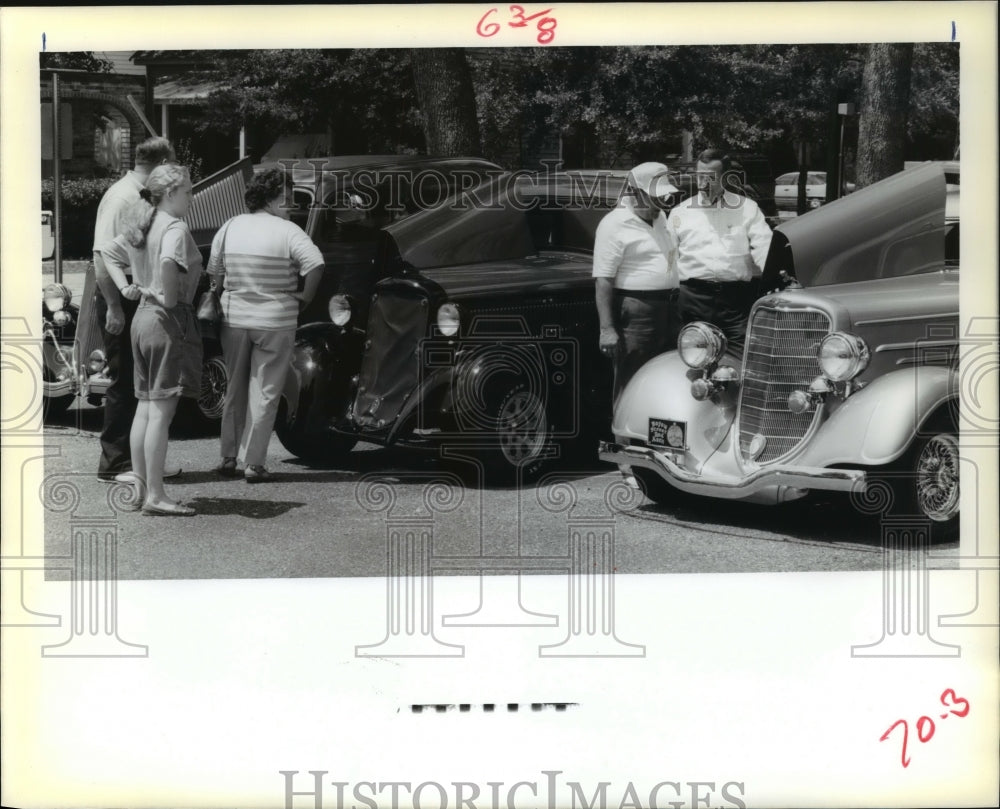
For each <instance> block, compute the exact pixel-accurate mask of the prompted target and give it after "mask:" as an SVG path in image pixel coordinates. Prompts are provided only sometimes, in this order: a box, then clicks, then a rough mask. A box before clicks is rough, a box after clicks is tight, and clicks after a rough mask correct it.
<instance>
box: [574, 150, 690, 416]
mask: <svg viewBox="0 0 1000 809" xmlns="http://www.w3.org/2000/svg"><path fill="white" fill-rule="evenodd" d="M677 190H678V189H677V188H676V187H675V186H673V185H671V184H670V182H669V180H668V179H667V167H666V166H664V165H663V164H662V163H640V164H639V165H638V166H636V167H635V168H633V169H632V171H631V172H629V176H628V184H627V186H626V188H625V190H624V192H623V194H622V199H621V202H620V204H619V207H617V208H616V209H615V210H613V211H611V212H610V213H608V214H607V215H606V216H605V217H604V218H603V219H602V220H601V222H600V224H599V225H598V226H597V235H596V238H595V240H594V269H593V276H594V283H595V288H596V289H595V294H596V298H597V314H598V317H599V318H600V323H601V336H600V347H601V351H602V352H603V353H604V354H605V355H607V356H610V357H611V358H612V359H613V361H614V363H615V379H614V391H613V396H614V399H615V400H617V399H618V394H619V393H621V391H622V389H623V388H624V387H625V384H626V383H627V382H628V381H629V379H631V378H632V376H633V374H635V372H636V371H638V370H639V368H640V367H642V366H643V365H644V364H645V363H646V362H647V361H649V360H650V359H652V358H653V357H655V356H656V355H657V354H661V353H662V352H664V351H668V350H669V349H671V348H673V347H674V346H675V345H676V341H677V325H676V313H675V309H676V301H677V285H678V279H677V271H676V270H675V269H674V268H673V267H672V266H671V264H670V262H669V259H668V253H669V250H670V239H669V236H668V234H667V228H666V225H667V220H666V215H665V214H664V212H663V209H664V208H665V207H667V205H668V204H669V203H668V202H667V201H666V199H665V198H666V197H668V196H669V195H670V194H674V193H677Z"/></svg>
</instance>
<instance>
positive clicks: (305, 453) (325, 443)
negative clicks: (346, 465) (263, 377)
mask: <svg viewBox="0 0 1000 809" xmlns="http://www.w3.org/2000/svg"><path fill="white" fill-rule="evenodd" d="M274 432H275V433H276V434H277V436H278V440H279V441H280V442H281V446H283V447H284V448H285V449H286V450H288V451H289V452H290V453H292V455H294V456H295V457H296V458H299V459H300V460H303V461H305V462H306V463H309V464H316V465H323V464H329V463H331V462H333V461H337V460H340V459H341V458H342V457H343V456H344V455H347V453H349V452H350V451H351V450H352V449H354V445H355V444H357V443H358V442H357V439H355V438H350V437H348V436H342V435H336V434H331V433H326V434H320V435H317V434H316V433H310V432H308V431H306V430H303V429H300V428H296V426H295V425H294V424H292V423H290V422H289V419H288V403H287V401H286V400H285V399H284V398H282V400H281V402H280V403H279V404H278V415H277V417H276V418H275V420H274Z"/></svg>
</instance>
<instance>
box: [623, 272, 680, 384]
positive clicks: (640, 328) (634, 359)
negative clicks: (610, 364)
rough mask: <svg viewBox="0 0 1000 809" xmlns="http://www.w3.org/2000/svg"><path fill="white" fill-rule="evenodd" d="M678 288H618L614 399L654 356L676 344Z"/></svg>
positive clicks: (674, 346)
mask: <svg viewBox="0 0 1000 809" xmlns="http://www.w3.org/2000/svg"><path fill="white" fill-rule="evenodd" d="M676 309H677V290H664V291H663V292H627V291H624V290H617V289H616V290H615V316H616V318H617V321H616V325H617V327H618V332H619V334H620V335H621V338H622V339H621V342H620V343H619V345H618V351H617V352H616V354H615V381H614V389H613V391H612V397H613V401H615V402H617V401H618V394H620V393H621V392H622V390H623V389H624V388H625V385H626V384H628V381H629V380H630V379H631V378H632V377H633V376H634V375H635V372H636V371H638V370H639V369H640V368H641V367H642V366H643V365H645V364H646V363H647V362H649V361H650V360H651V359H652V358H653V357H655V356H656V355H658V354H662V353H663V352H664V351H670V350H671V349H673V348H676V347H677V331H678V328H679V327H678V325H677V311H676Z"/></svg>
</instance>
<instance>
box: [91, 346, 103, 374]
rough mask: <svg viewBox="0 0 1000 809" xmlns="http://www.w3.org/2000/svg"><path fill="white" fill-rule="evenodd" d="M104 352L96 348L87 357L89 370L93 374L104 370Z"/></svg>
mask: <svg viewBox="0 0 1000 809" xmlns="http://www.w3.org/2000/svg"><path fill="white" fill-rule="evenodd" d="M104 364H105V360H104V352H103V351H101V349H99V348H95V349H94V350H93V351H91V352H90V356H89V357H87V372H88V373H91V374H96V373H98V372H100V371H103V370H104Z"/></svg>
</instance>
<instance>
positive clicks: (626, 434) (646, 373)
mask: <svg viewBox="0 0 1000 809" xmlns="http://www.w3.org/2000/svg"><path fill="white" fill-rule="evenodd" d="M734 362H735V361H734V360H732V359H731V358H729V357H727V358H725V359H724V360H723V363H724V364H733V363H734ZM700 376H701V372H700V371H696V370H694V369H692V368H689V367H688V366H687V365H685V364H684V363H683V361H682V360H681V358H680V354H678V353H677V352H676V351H669V352H667V353H666V354H660V355H659V356H658V357H654V358H653V359H651V360H650V361H649V362H647V363H646V364H645V365H643V366H642V368H640V369H639V370H638V371H637V372H636V374H635V376H633V377H632V379H631V380H630V381H629V383H628V385H626V386H625V390H623V391H622V393H621V396H620V397H619V400H618V403H617V405H616V407H615V414H614V419H613V421H612V424H611V431H612V432H613V433H614V435H615V436H617V437H618V439H619V440H622V439H625V440H627V439H631V438H635V439H639V440H641V441H646V440H647V439H648V438H649V420H650V419H651V418H657V419H666V420H669V421H679V422H684V424H685V425H686V429H685V440H686V449H687V455H688V459H689V462H690V463H693V464H694V467H692V468H697V467H700V466H701V464H703V463H704V462H705V459H706V458H708V457H710V456H711V455H712V454H713V453H714V452H715V451H717V450H719V449H720V448H721V449H725V448H726V447H727V446H728V441H729V435H730V431H731V428H732V425H733V419H734V418H735V416H736V401H737V398H738V391H739V388H738V386H737V385H735V384H734V385H731V386H730V387H729V388H728V389H727V390H725V391H721V392H720V393H718V394H717V395H716V396H715V397H713V398H709V399H704V400H702V401H698V400H697V399H695V398H694V397H693V396H692V395H691V383H692V382H693V381H694V380H695V379H698V378H699V377H700Z"/></svg>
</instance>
